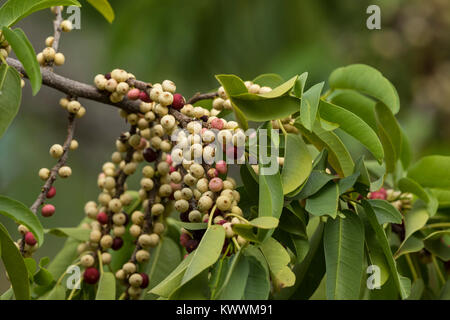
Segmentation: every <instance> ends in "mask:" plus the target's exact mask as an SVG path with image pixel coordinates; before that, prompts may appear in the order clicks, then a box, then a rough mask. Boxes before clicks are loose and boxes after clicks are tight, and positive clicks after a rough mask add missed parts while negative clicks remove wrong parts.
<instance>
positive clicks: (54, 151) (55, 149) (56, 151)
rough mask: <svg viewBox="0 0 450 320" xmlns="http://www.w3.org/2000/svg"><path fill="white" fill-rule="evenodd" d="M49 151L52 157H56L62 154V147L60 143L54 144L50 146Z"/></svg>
mask: <svg viewBox="0 0 450 320" xmlns="http://www.w3.org/2000/svg"><path fill="white" fill-rule="evenodd" d="M49 153H50V155H51V156H52V157H53V158H55V159H58V158H60V157H61V156H62V155H63V153H64V148H63V147H62V145H60V144H54V145H52V146H51V147H50V151H49Z"/></svg>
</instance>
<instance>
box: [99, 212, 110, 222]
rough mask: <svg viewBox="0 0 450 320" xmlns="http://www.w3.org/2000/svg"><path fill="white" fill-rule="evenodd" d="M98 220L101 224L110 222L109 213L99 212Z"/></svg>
mask: <svg viewBox="0 0 450 320" xmlns="http://www.w3.org/2000/svg"><path fill="white" fill-rule="evenodd" d="M97 221H98V222H99V223H101V224H107V223H108V214H107V213H106V212H103V211H102V212H99V213H98V215H97Z"/></svg>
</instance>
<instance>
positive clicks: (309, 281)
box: [275, 223, 325, 300]
mask: <svg viewBox="0 0 450 320" xmlns="http://www.w3.org/2000/svg"><path fill="white" fill-rule="evenodd" d="M293 272H294V274H295V278H296V280H295V285H294V286H292V287H290V288H284V289H282V290H281V291H280V292H279V293H278V294H276V295H275V298H276V299H277V300H287V299H291V300H306V299H309V297H311V295H312V294H313V293H314V291H316V289H317V287H318V286H319V284H320V282H321V280H322V278H323V276H324V274H325V256H324V251H323V224H322V223H321V224H319V226H318V227H317V229H316V231H315V232H314V234H313V235H312V237H311V240H310V249H309V251H308V254H307V255H306V257H305V259H304V260H303V262H302V263H300V264H296V265H295V266H294V268H293Z"/></svg>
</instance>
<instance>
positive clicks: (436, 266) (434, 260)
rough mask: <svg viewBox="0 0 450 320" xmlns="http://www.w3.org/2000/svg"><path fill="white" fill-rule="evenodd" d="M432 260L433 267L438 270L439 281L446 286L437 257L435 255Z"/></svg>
mask: <svg viewBox="0 0 450 320" xmlns="http://www.w3.org/2000/svg"><path fill="white" fill-rule="evenodd" d="M431 260H432V261H433V266H434V268H435V269H436V273H437V275H438V278H439V280H441V282H442V284H443V285H444V284H445V277H444V275H443V274H442V272H441V269H440V268H439V265H438V263H437V260H436V256H435V255H434V254H432V255H431Z"/></svg>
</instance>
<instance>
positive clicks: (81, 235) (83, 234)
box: [45, 228, 91, 241]
mask: <svg viewBox="0 0 450 320" xmlns="http://www.w3.org/2000/svg"><path fill="white" fill-rule="evenodd" d="M45 232H46V233H49V234H52V235H54V236H57V237H69V238H73V239H76V240H78V241H88V240H89V235H90V234H91V231H90V230H89V229H84V228H53V229H47V230H45Z"/></svg>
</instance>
